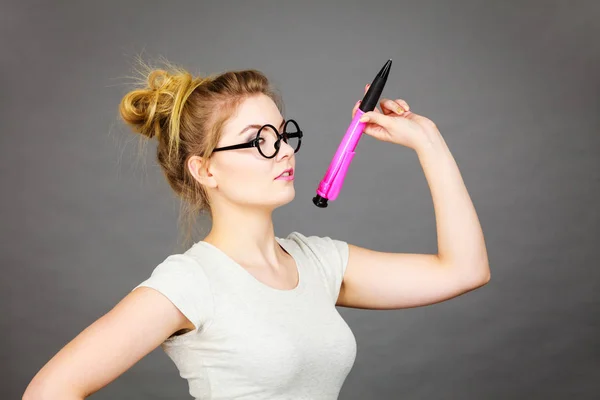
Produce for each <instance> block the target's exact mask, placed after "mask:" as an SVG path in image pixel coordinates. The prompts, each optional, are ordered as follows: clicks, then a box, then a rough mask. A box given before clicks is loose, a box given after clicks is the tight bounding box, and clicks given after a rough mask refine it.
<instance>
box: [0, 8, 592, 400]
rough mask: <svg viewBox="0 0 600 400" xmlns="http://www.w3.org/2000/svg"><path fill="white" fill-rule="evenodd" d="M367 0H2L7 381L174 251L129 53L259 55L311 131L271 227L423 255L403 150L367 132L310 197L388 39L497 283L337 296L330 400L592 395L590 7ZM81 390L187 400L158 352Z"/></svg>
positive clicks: (211, 67) (18, 388)
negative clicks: (404, 301) (137, 126)
mask: <svg viewBox="0 0 600 400" xmlns="http://www.w3.org/2000/svg"><path fill="white" fill-rule="evenodd" d="M366 3H368V5H364V4H360V3H359V2H357V1H352V2H349V1H347V2H341V1H340V2H323V1H319V2H312V3H311V2H306V1H296V2H285V3H284V2H281V1H272V2H241V1H240V2H229V1H219V2H200V1H198V2H177V1H174V2H166V1H162V2H153V3H150V2H146V1H98V2H88V1H81V2H80V1H70V2H58V1H52V2H31V1H28V2H24V1H13V2H12V3H9V4H7V2H3V4H2V10H1V11H0V29H1V32H2V34H1V35H0V43H1V45H2V47H1V50H2V51H1V54H2V63H1V68H2V70H1V72H2V74H1V75H0V76H1V79H2V96H1V100H0V101H1V107H0V113H1V118H0V127H1V132H2V135H1V138H0V140H1V142H0V178H1V183H2V200H1V201H0V204H1V207H0V213H1V221H2V222H1V227H2V229H1V230H0V234H1V235H2V236H1V246H2V251H1V257H2V258H1V265H2V272H3V277H2V279H1V280H0V300H1V303H0V307H1V308H0V312H1V313H0V315H1V319H0V323H1V326H0V328H1V331H2V334H1V341H0V357H1V363H0V372H1V376H2V379H1V380H0V381H1V382H2V383H1V393H0V397H1V398H2V399H14V398H18V397H20V395H21V394H22V392H23V391H24V389H25V387H26V385H27V383H28V382H29V380H30V379H31V378H32V377H33V375H34V374H35V373H36V372H37V371H38V370H39V368H41V367H42V365H43V364H44V363H45V362H46V361H48V360H49V359H50V358H51V357H52V356H53V355H54V354H55V353H56V352H57V351H58V350H59V349H60V348H61V347H62V346H64V345H65V344H66V343H67V342H68V341H70V340H71V339H72V338H73V337H75V336H76V335H77V334H78V333H79V332H80V331H81V330H83V329H84V328H85V327H86V326H88V325H89V324H91V323H92V322H93V321H94V320H95V319H97V318H99V317H100V316H101V315H103V314H104V313H106V312H107V311H108V310H110V309H111V308H112V306H113V305H114V304H116V303H117V302H118V301H119V300H120V299H121V298H122V297H123V296H125V295H126V294H127V293H128V292H129V291H130V290H131V289H132V288H133V287H134V286H135V285H137V284H138V283H139V282H141V281H142V280H144V279H145V278H146V277H147V276H148V275H149V273H150V272H151V271H152V269H153V268H154V267H155V266H156V265H157V264H158V263H159V262H161V261H162V260H163V259H164V258H166V256H168V254H170V253H172V252H174V251H176V250H177V249H178V226H177V216H178V211H179V204H178V202H177V201H176V199H175V197H174V196H173V195H172V194H171V192H170V188H169V187H168V185H167V183H166V181H165V180H164V178H163V177H162V175H161V172H160V170H159V168H158V166H157V164H156V161H154V151H153V145H151V146H149V147H148V151H147V153H146V155H145V156H143V157H142V160H141V161H142V162H139V161H136V160H137V158H136V157H137V156H136V154H137V138H136V137H135V135H134V134H132V133H130V132H129V131H128V130H127V128H126V127H124V126H123V125H121V124H120V123H119V120H118V116H117V106H118V103H119V101H120V99H121V96H122V95H123V94H124V93H125V91H126V90H128V88H129V87H128V86H127V83H128V82H130V80H127V79H125V77H126V76H130V75H132V74H133V72H132V65H133V64H134V57H135V55H136V54H140V53H142V55H143V57H144V59H146V60H153V59H156V58H157V57H159V56H164V57H165V58H167V59H169V60H171V61H172V62H175V63H179V64H181V65H183V66H186V67H187V68H189V69H190V70H192V71H193V72H195V73H213V72H221V71H224V70H227V69H242V68H257V69H260V70H262V71H263V72H265V74H267V76H268V77H270V79H271V80H272V81H273V82H274V84H275V85H276V86H277V87H278V88H279V89H280V90H281V92H282V93H283V98H284V101H285V106H286V107H285V111H286V116H287V117H288V118H295V119H297V120H298V121H299V123H300V124H301V125H302V128H303V130H304V131H305V132H306V140H305V141H304V142H303V145H302V150H301V151H300V152H299V153H298V154H297V164H296V165H297V180H296V182H295V185H296V198H295V199H294V201H293V202H292V203H291V204H289V205H287V206H285V207H283V208H281V209H278V210H276V212H275V215H274V218H275V226H276V232H275V233H276V235H278V236H285V235H287V233H289V232H291V231H294V230H297V231H299V232H302V233H304V234H316V235H321V236H331V237H333V238H337V239H341V240H345V241H348V242H349V243H353V244H356V245H359V246H364V247H368V248H372V249H375V250H380V251H394V252H435V251H436V250H437V249H436V236H435V219H434V215H433V209H432V202H431V196H430V193H429V188H428V186H427V182H426V181H425V179H424V175H423V172H422V170H421V167H420V165H419V163H418V159H417V157H416V155H415V153H414V152H413V151H412V150H410V149H407V148H404V147H402V146H398V145H391V144H388V143H384V142H380V141H377V140H376V139H374V138H371V137H368V136H366V135H365V136H364V137H363V139H361V142H360V143H359V146H358V148H357V156H356V157H355V159H354V161H353V165H352V167H351V169H350V173H349V176H348V177H347V180H346V183H345V185H344V189H343V191H342V193H341V194H340V197H339V198H338V199H337V200H336V201H335V202H332V203H331V205H330V207H329V208H327V209H319V208H317V207H315V206H314V205H313V204H312V202H311V198H312V196H313V195H314V193H315V190H316V187H317V185H318V183H319V181H320V179H321V178H322V176H323V174H324V172H325V170H326V168H327V166H328V163H329V161H330V160H331V156H332V155H333V152H334V151H335V149H336V147H337V145H338V144H339V141H340V139H341V137H342V135H343V133H344V131H345V129H346V127H347V125H348V123H349V122H350V112H351V109H352V106H353V105H354V102H355V101H357V100H358V99H360V98H361V97H362V94H363V87H364V85H365V84H366V83H369V82H370V81H371V79H372V78H373V76H374V74H375V73H376V72H377V71H378V70H379V68H380V67H381V66H382V65H383V63H384V62H385V61H386V60H387V59H388V58H392V59H393V60H394V64H393V66H392V70H391V75H390V79H389V81H388V84H387V86H386V89H385V91H384V94H383V96H384V97H391V98H403V99H406V100H407V101H408V102H409V104H410V105H411V107H412V110H413V111H415V112H417V113H420V114H423V115H425V116H428V117H430V118H431V119H433V120H434V121H435V122H436V123H437V124H438V126H439V128H440V131H441V132H442V134H443V135H444V137H445V139H446V141H447V143H448V145H449V146H450V149H451V151H452V152H453V154H454V156H455V158H456V160H457V162H458V164H459V167H460V169H461V172H462V174H463V177H464V180H465V182H466V185H467V188H468V190H469V192H470V194H471V196H472V199H473V202H474V204H475V206H476V208H477V211H478V214H479V217H480V220H481V224H482V226H483V230H484V234H485V237H486V242H487V246H488V252H489V258H490V264H491V269H492V280H491V281H490V283H489V284H488V285H487V286H484V287H483V288H481V289H479V290H476V291H474V292H470V293H468V294H465V295H463V296H460V297H458V298H455V299H453V300H450V301H447V302H444V303H440V304H436V305H432V306H428V307H421V308H414V309H406V310H393V311H372V310H355V309H346V308H339V311H340V313H341V314H342V316H343V317H344V318H345V319H346V320H347V322H348V324H349V325H350V327H351V328H352V330H353V331H354V333H355V335H356V338H357V341H358V355H357V359H356V363H355V365H354V367H353V369H352V371H351V372H350V374H349V375H348V378H347V380H346V383H345V385H344V387H343V388H342V391H341V395H340V398H341V399H372V398H373V399H375V398H381V399H400V398H403V399H408V398H410V399H508V398H510V399H532V398H535V399H551V398H552V399H561V398H580V399H583V398H588V399H591V398H598V396H599V392H600V384H599V383H598V382H599V380H600V368H599V367H600V359H599V357H600V326H599V322H600V321H599V320H600V318H599V307H598V306H599V299H600V295H599V289H600V282H599V277H600V273H599V268H598V267H599V261H600V256H599V255H598V238H599V237H600V226H599V221H600V213H599V211H598V204H599V201H598V194H599V183H600V161H599V159H598V156H597V153H598V151H599V150H600V146H599V145H600V137H599V135H598V133H599V126H600V121H599V112H598V111H599V101H598V98H599V97H598V90H599V82H600V80H599V77H598V71H600V52H599V46H598V40H597V39H598V37H600V24H598V22H597V21H598V18H599V16H600V3H599V2H594V1H587V2H584V1H566V0H565V1H522V0H521V1H518V0H512V1H495V2H492V1H466V0H462V1H453V2H450V1H446V2H444V1H437V2H431V1H419V2H415V1H373V0H371V1H369V2H366ZM144 164H145V166H144ZM201 228H204V229H206V228H207V227H206V226H203V227H202V226H201ZM92 398H94V399H130V400H134V399H149V398H152V399H179V398H187V385H186V383H185V381H184V380H183V379H181V378H180V377H179V376H178V373H177V370H176V368H175V366H174V364H172V363H171V361H170V360H169V359H168V358H167V356H166V355H165V354H164V353H163V352H162V350H161V349H157V350H156V351H154V352H152V353H151V354H150V355H148V356H147V357H146V358H144V359H143V360H142V361H140V362H139V363H138V364H136V365H135V366H134V367H133V368H132V369H130V370H129V371H127V372H126V373H125V374H123V375H122V376H121V377H119V378H118V379H117V380H116V381H114V382H113V383H112V384H110V385H108V386H107V387H106V388H104V389H103V390H101V391H100V392H98V393H97V394H95V395H93V396H92Z"/></svg>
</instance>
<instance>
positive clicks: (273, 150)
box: [213, 119, 303, 158]
mask: <svg viewBox="0 0 600 400" xmlns="http://www.w3.org/2000/svg"><path fill="white" fill-rule="evenodd" d="M302 136H303V135H302V131H301V130H300V128H299V127H298V123H297V122H296V121H294V120H293V119H288V120H287V121H286V122H285V125H284V126H283V133H279V132H278V131H277V128H275V127H274V126H273V125H271V124H265V125H263V126H261V127H260V129H259V130H258V132H257V133H256V137H255V138H254V139H252V141H250V142H248V143H241V144H234V145H232V146H225V147H219V148H217V149H214V150H213V152H215V151H224V150H236V149H246V148H249V147H256V148H257V149H258V152H259V153H260V155H261V156H263V157H265V158H273V157H275V156H276V155H277V153H279V148H280V147H281V139H283V141H284V142H286V143H287V144H289V145H290V146H291V147H292V148H293V149H294V153H297V152H298V150H300V145H301V144H302Z"/></svg>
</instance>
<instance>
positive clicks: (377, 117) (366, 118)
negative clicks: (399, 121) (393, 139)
mask: <svg viewBox="0 0 600 400" xmlns="http://www.w3.org/2000/svg"><path fill="white" fill-rule="evenodd" d="M360 122H371V123H374V124H377V125H379V126H381V127H383V128H385V129H387V130H388V131H390V132H391V131H392V129H393V128H394V119H393V118H391V117H389V116H387V115H383V114H380V113H375V112H373V111H369V112H366V113H365V114H364V115H363V116H362V117H361V118H360Z"/></svg>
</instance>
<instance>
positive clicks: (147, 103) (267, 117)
mask: <svg viewBox="0 0 600 400" xmlns="http://www.w3.org/2000/svg"><path fill="white" fill-rule="evenodd" d="M170 68H172V69H170V70H169V68H167V70H169V72H167V71H166V70H160V69H159V70H154V71H150V72H149V75H148V77H147V86H146V87H143V88H139V89H136V90H133V91H131V92H129V93H128V94H127V95H125V96H124V98H123V99H122V102H121V104H120V113H121V116H122V118H123V119H124V120H125V121H126V122H127V123H128V124H130V125H131V126H132V127H133V129H134V130H135V131H136V132H138V133H140V134H142V135H144V136H146V137H148V138H156V139H157V140H158V148H157V152H158V155H157V156H158V162H159V163H160V166H161V167H162V169H163V171H164V173H165V176H166V178H167V180H168V182H169V184H170V185H171V187H172V188H173V190H174V191H175V192H176V194H177V195H178V196H180V197H181V198H182V199H184V200H186V202H187V203H188V204H189V205H190V209H189V211H190V215H191V216H192V217H193V216H194V215H197V214H198V212H201V211H205V212H207V213H209V214H210V216H211V219H212V228H211V230H210V232H209V233H208V235H207V236H206V237H205V238H204V239H203V240H201V241H198V242H196V243H194V244H193V245H192V246H191V247H189V248H188V249H187V251H185V252H184V253H182V254H173V255H170V256H169V257H167V258H166V259H165V260H164V261H163V262H162V263H160V264H159V265H158V266H157V267H156V268H155V269H154V271H153V272H152V274H151V276H150V277H149V278H148V279H147V280H146V281H144V282H142V283H141V284H140V285H138V286H137V287H136V288H135V289H134V290H132V291H131V293H129V294H128V295H127V296H125V298H124V299H123V300H121V301H120V302H119V303H118V304H117V305H116V306H115V307H114V308H113V309H112V310H111V311H110V312H108V313H107V314H106V315H104V316H103V317H101V318H100V319H98V320H97V321H95V322H94V323H93V324H91V325H90V326H89V327H88V328H87V329H85V330H84V331H83V332H81V333H80V334H79V335H78V336H77V337H76V338H75V339H73V340H72V341H71V342H70V343H69V344H67V345H66V346H65V347H64V348H63V349H62V350H61V351H59V352H58V354H56V355H55V356H54V357H53V358H52V359H51V360H50V361H49V362H48V363H47V364H46V365H45V366H44V367H43V368H42V369H41V370H40V371H39V372H38V373H37V375H36V376H35V377H34V378H33V380H32V381H31V383H30V384H29V386H28V387H27V390H26V392H25V394H24V398H25V399H50V398H51V399H82V398H85V397H86V396H88V395H90V394H91V393H94V392H96V391H97V390H99V389H100V388H102V387H103V386H105V385H107V384H108V383H109V382H111V381H112V380H114V379H115V378H116V377H118V376H119V375H120V374H122V373H123V372H124V371H126V370H127V369H128V368H130V367H131V366H132V365H134V364H135V363H136V362H137V361H138V360H140V359H141V358H142V357H144V356H145V355H146V354H148V353H149V352H151V351H152V350H153V349H154V348H156V347H157V346H159V345H161V346H162V348H163V349H164V350H165V352H166V353H167V354H168V355H169V357H171V359H172V360H173V361H174V363H175V364H176V366H177V368H178V369H179V371H180V374H181V376H182V377H183V378H185V379H187V380H188V384H189V390H190V394H191V395H192V397H194V398H197V399H234V398H235V399H291V398H293V399H336V398H337V397H338V394H339V391H340V389H341V386H342V384H343V382H344V380H345V378H346V376H347V374H348V372H349V371H350V369H351V368H352V365H353V363H354V360H355V355H356V342H355V339H354V336H353V334H352V332H351V331H350V329H349V327H348V325H347V324H346V323H345V322H344V320H343V319H342V318H341V316H340V315H339V313H338V312H337V309H336V308H335V306H336V305H337V306H343V307H354V308H363V309H379V310H382V309H399V308H406V307H417V306H423V305H427V304H432V303H436V302H440V301H443V300H446V299H450V298H452V297H456V296H458V295H460V294H462V293H465V292H468V291H470V290H473V289H475V288H477V287H480V286H482V285H484V284H485V283H487V282H488V281H489V279H490V271H489V267H488V259H487V253H486V248H485V244H484V238H483V234H482V231H481V228H480V225H479V221H478V218H477V215H476V213H475V209H474V207H473V205H472V203H471V201H470V199H469V195H468V193H467V190H466V188H465V186H464V184H463V181H462V178H461V175H460V173H459V170H458V167H457V165H456V163H455V161H454V159H453V157H452V155H451V154H450V151H449V150H448V147H447V146H446V143H445V142H444V140H443V138H442V136H441V135H440V133H439V131H438V129H437V128H436V125H435V124H434V123H433V122H431V121H430V120H429V119H427V118H425V117H423V116H420V115H417V114H414V113H413V112H411V111H410V108H409V106H408V104H407V103H406V102H405V101H403V100H390V99H383V100H381V102H380V107H381V111H379V110H375V111H373V112H368V113H366V114H365V115H364V117H363V119H364V121H366V122H367V126H366V129H365V131H364V132H365V133H366V134H368V135H371V136H373V137H375V138H377V139H380V140H383V141H386V142H390V143H395V144H400V145H403V146H407V147H410V148H412V149H414V150H415V151H416V152H417V154H418V157H419V160H420V162H421V164H422V166H423V169H424V172H425V176H426V178H427V181H428V183H429V185H430V188H431V192H432V196H433V201H434V207H435V214H436V218H437V233H438V249H439V253H438V254H435V255H431V254H397V253H384V252H378V251H373V250H369V249H365V248H360V247H357V246H354V245H350V244H347V243H346V242H343V241H340V240H333V239H331V238H329V237H318V236H305V235H302V234H300V233H298V232H292V233H291V234H289V235H288V236H287V237H286V238H278V237H275V235H274V228H273V222H272V212H273V210H274V209H275V208H277V207H279V206H282V205H284V204H286V203H289V202H290V201H291V200H292V199H293V198H294V195H295V192H294V185H293V176H294V174H295V171H294V167H295V153H296V152H297V151H298V149H299V147H300V143H301V140H302V135H303V134H302V131H301V129H300V127H299V125H298V123H297V122H296V121H294V120H285V119H284V118H283V117H282V115H281V114H280V111H279V110H280V109H281V107H280V103H279V98H278V96H277V95H276V94H275V91H274V90H273V88H272V87H271V86H270V84H269V82H268V80H267V79H266V78H265V76H264V75H263V74H262V73H260V72H258V71H256V70H245V71H230V72H226V73H223V74H220V75H216V76H210V77H206V78H198V77H193V76H192V75H190V74H189V73H188V72H186V71H185V70H183V69H180V68H176V67H170ZM366 89H368V85H367V88H366ZM358 106H359V102H357V103H356V105H355V107H354V110H353V114H354V113H355V112H356V110H357V108H358Z"/></svg>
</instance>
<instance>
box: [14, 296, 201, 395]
mask: <svg viewBox="0 0 600 400" xmlns="http://www.w3.org/2000/svg"><path fill="white" fill-rule="evenodd" d="M193 328H194V327H193V325H192V323H191V322H190V321H189V320H188V319H187V318H186V317H185V316H184V315H183V314H182V313H181V311H179V309H178V308H177V307H175V306H174V305H173V303H171V301H170V300H168V299H167V298H166V297H165V296H163V295H162V294H160V293H159V292H158V291H156V290H154V289H151V288H147V287H140V288H137V289H135V290H133V291H132V292H131V293H129V294H128V295H127V296H125V298H123V300H121V301H120V302H119V303H118V304H117V305H116V306H115V307H114V308H113V309H112V310H111V311H109V312H108V313H107V314H105V315H104V316H102V317H101V318H99V319H98V320H96V321H95V322H94V323H93V324H91V325H90V326H88V327H87V328H86V329H84V330H83V331H82V332H81V333H80V334H79V335H78V336H77V337H75V338H74V339H73V340H72V341H71V342H69V343H68V344H67V345H66V346H65V347H63V348H62V349H61V350H60V351H59V352H58V353H57V354H56V355H55V356H54V357H53V358H52V359H51V360H50V361H48V363H46V365H44V367H43V368H42V369H41V370H40V371H39V372H38V373H37V374H36V375H35V376H34V377H33V379H32V381H31V382H30V383H29V385H28V386H27V389H26V390H25V393H24V394H23V400H41V399H43V400H45V399H61V400H71V399H84V398H85V397H87V396H89V395H91V394H92V393H94V392H96V391H98V390H99V389H101V388H102V387H104V386H106V385H108V384H109V383H110V382H112V381H113V380H115V379H116V378H117V377H118V376H119V375H121V374H122V373H123V372H125V371H126V370H128V369H129V368H131V366H133V365H134V364H135V363H136V362H138V361H139V360H140V359H141V358H142V357H144V356H145V355H146V354H148V353H150V352H151V351H152V350H154V349H155V348H156V347H158V346H159V345H160V344H161V343H162V342H163V341H164V340H165V339H166V338H168V337H169V336H171V335H172V334H173V333H174V332H177V331H179V330H182V329H193Z"/></svg>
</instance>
